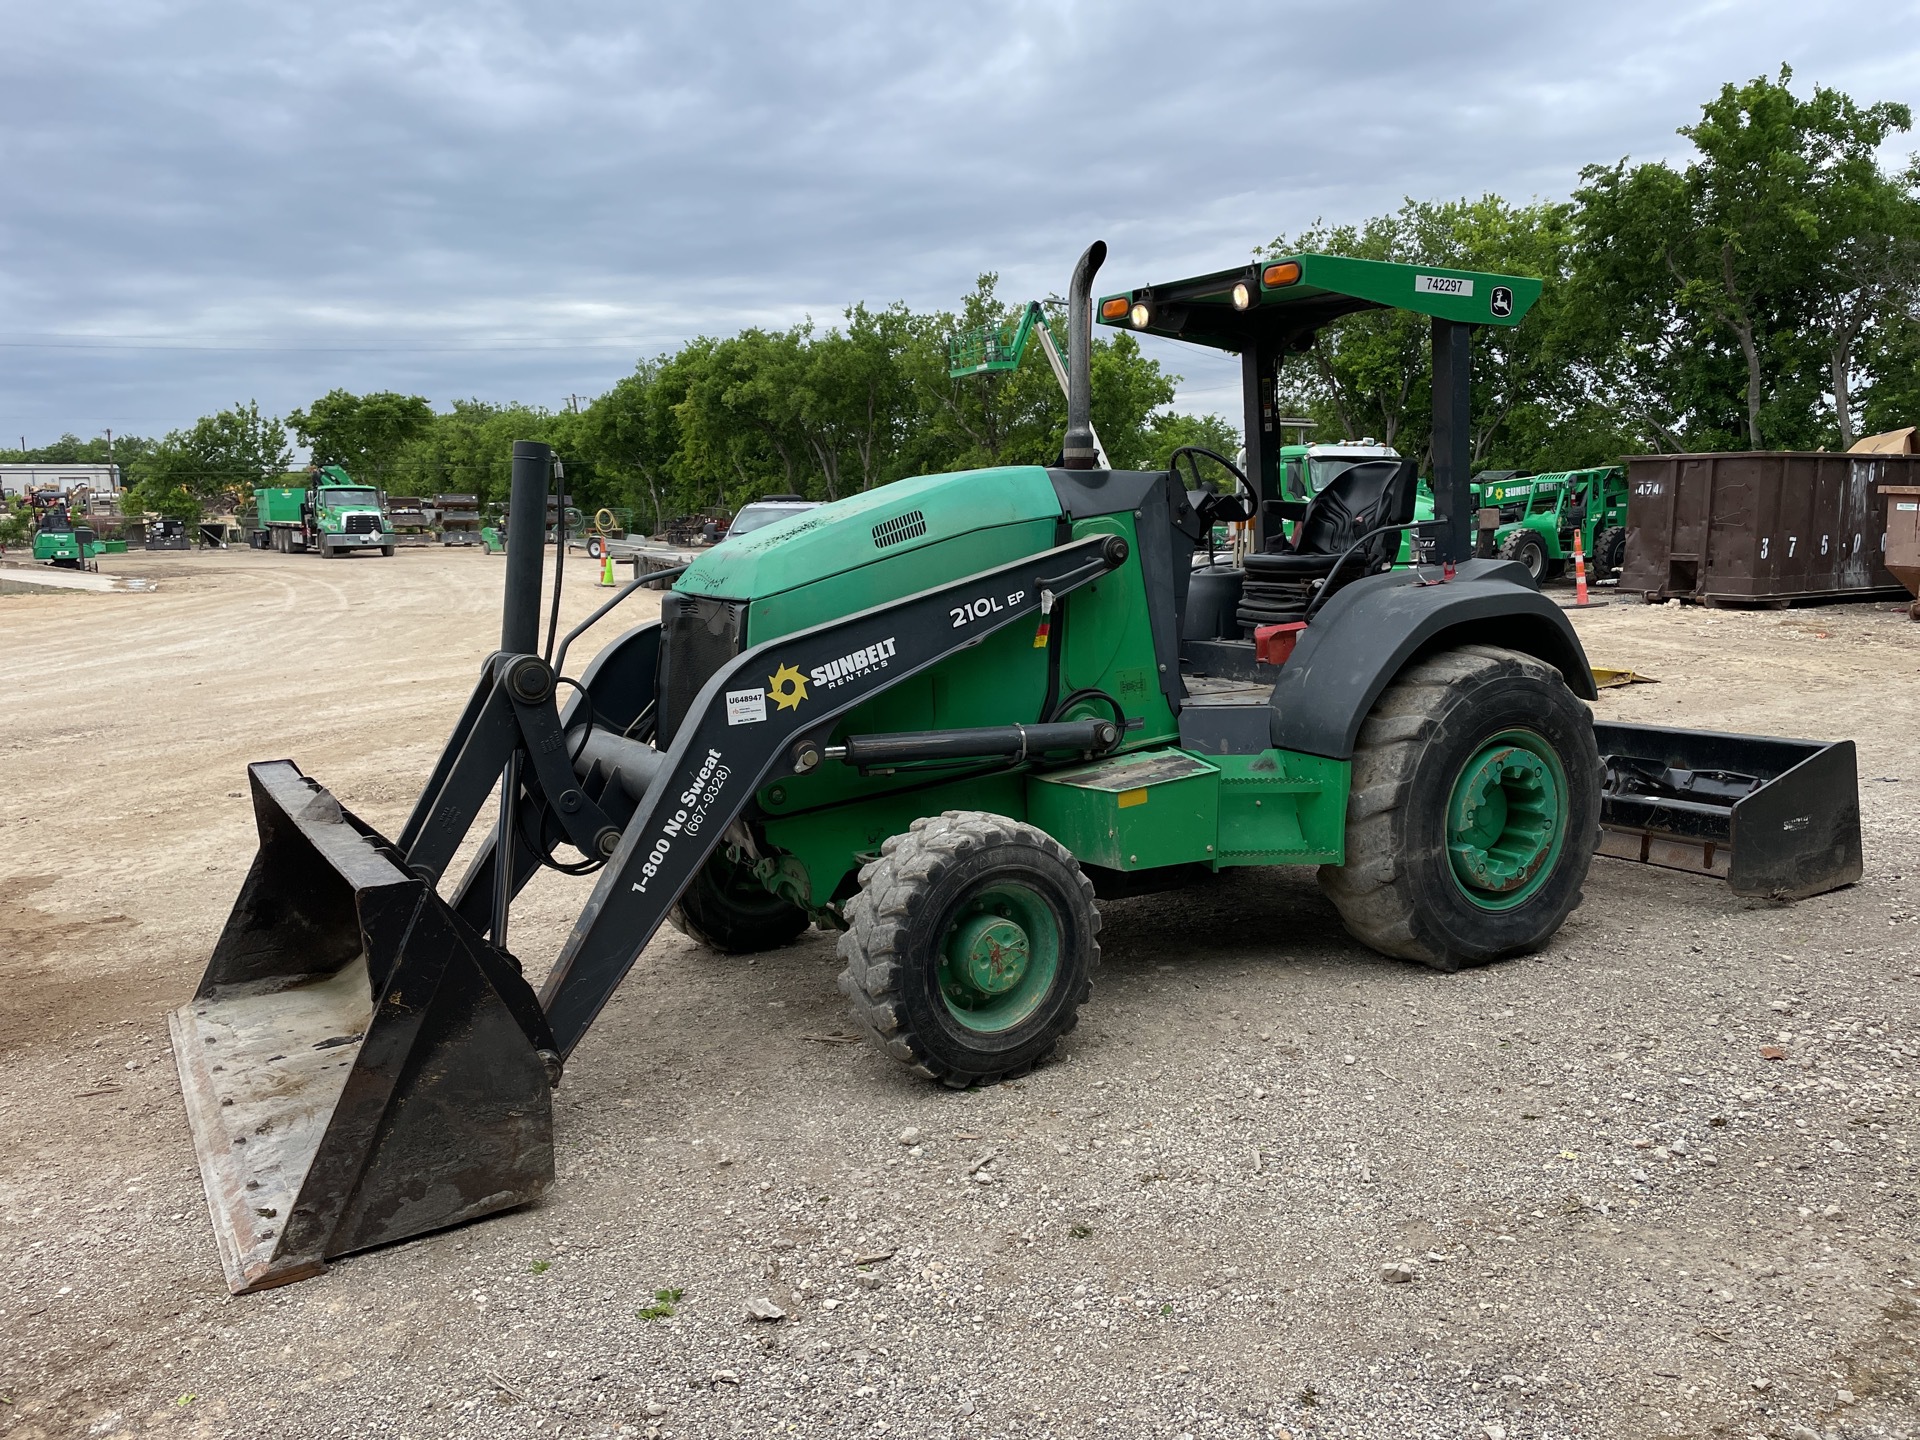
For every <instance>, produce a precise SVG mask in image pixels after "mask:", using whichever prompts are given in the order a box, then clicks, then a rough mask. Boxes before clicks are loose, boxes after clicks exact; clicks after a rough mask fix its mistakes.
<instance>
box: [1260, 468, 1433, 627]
mask: <svg viewBox="0 0 1920 1440" xmlns="http://www.w3.org/2000/svg"><path fill="white" fill-rule="evenodd" d="M1418 490H1419V473H1418V467H1417V466H1416V465H1415V464H1414V462H1413V461H1411V460H1384V459H1383V460H1363V461H1361V462H1360V463H1359V464H1357V465H1354V466H1352V467H1350V468H1349V469H1347V470H1346V471H1344V472H1342V473H1341V474H1340V475H1339V476H1337V477H1336V478H1335V479H1334V481H1333V483H1332V484H1330V485H1328V486H1327V488H1326V489H1324V490H1322V491H1321V492H1320V493H1319V494H1318V495H1316V496H1314V497H1313V499H1312V500H1310V501H1308V502H1307V503H1306V504H1305V505H1302V504H1300V503H1299V502H1298V501H1287V500H1269V501H1268V502H1267V503H1266V505H1265V506H1264V507H1263V509H1264V512H1265V514H1264V518H1265V519H1266V521H1267V523H1268V525H1269V526H1270V527H1271V534H1270V535H1269V538H1268V540H1267V549H1266V551H1265V552H1264V553H1263V552H1260V551H1256V552H1254V553H1253V554H1251V555H1248V556H1247V557H1246V559H1245V560H1244V561H1243V562H1242V564H1243V565H1244V567H1245V569H1246V574H1247V578H1246V583H1245V585H1244V586H1243V587H1242V589H1241V593H1240V603H1239V605H1238V606H1237V607H1236V608H1235V610H1234V618H1235V619H1236V620H1238V621H1239V623H1240V625H1241V627H1242V629H1243V630H1246V631H1248V632H1251V631H1253V630H1254V629H1256V628H1258V627H1259V626H1262V625H1278V624H1285V623H1288V622H1294V621H1300V620H1304V619H1306V615H1307V607H1308V606H1309V605H1310V604H1311V603H1312V602H1313V596H1314V592H1315V590H1317V589H1319V588H1320V587H1321V585H1322V584H1324V583H1327V582H1329V581H1330V582H1331V583H1332V585H1333V588H1334V589H1336V590H1337V589H1339V588H1341V587H1342V586H1344V585H1348V584H1350V583H1352V582H1353V581H1355V580H1358V579H1359V578H1360V577H1361V576H1363V575H1372V574H1375V573H1377V572H1379V571H1381V570H1385V569H1388V568H1390V567H1391V566H1392V564H1393V561H1394V557H1395V556H1397V555H1398V554H1399V553H1400V535H1401V532H1400V531H1399V530H1387V531H1385V532H1384V533H1382V534H1378V535H1374V536H1372V537H1371V538H1370V539H1368V540H1367V541H1366V543H1365V544H1364V545H1362V546H1361V547H1360V550H1359V552H1358V553H1357V554H1355V555H1353V556H1351V557H1350V558H1349V559H1348V560H1347V563H1346V564H1344V565H1341V566H1340V573H1339V574H1337V575H1335V574H1334V573H1333V567H1334V566H1335V565H1336V564H1338V563H1339V560H1340V557H1341V556H1342V555H1344V554H1346V552H1347V550H1348V549H1349V548H1351V547H1352V546H1353V545H1354V544H1356V543H1357V542H1358V541H1359V540H1360V538H1361V537H1362V536H1364V535H1367V534H1368V532H1370V531H1373V530H1377V529H1379V528H1380V527H1381V526H1384V525H1406V524H1408V523H1410V522H1411V521H1412V519H1413V509H1414V500H1415V498H1416V496H1417V494H1418ZM1284 519H1291V520H1293V521H1295V524H1294V527H1293V538H1292V540H1291V541H1289V540H1288V539H1287V538H1286V537H1285V536H1283V535H1282V534H1280V524H1279V522H1280V521H1281V520H1284Z"/></svg>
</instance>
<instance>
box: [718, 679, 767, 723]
mask: <svg viewBox="0 0 1920 1440" xmlns="http://www.w3.org/2000/svg"><path fill="white" fill-rule="evenodd" d="M766 718H767V692H766V690H765V689H764V688H763V689H759V690H729V691H728V692H727V724H729V725H757V724H759V723H760V722H761V721H762V720H764V719H766Z"/></svg>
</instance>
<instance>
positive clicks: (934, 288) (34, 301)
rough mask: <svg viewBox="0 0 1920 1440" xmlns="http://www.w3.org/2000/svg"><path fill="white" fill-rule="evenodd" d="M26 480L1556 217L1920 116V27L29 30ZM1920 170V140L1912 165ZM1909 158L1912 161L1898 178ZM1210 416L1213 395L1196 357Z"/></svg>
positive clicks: (18, 312) (1187, 18)
mask: <svg viewBox="0 0 1920 1440" xmlns="http://www.w3.org/2000/svg"><path fill="white" fill-rule="evenodd" d="M0 16H3V17H4V23H3V24H0V35H3V36H4V42H3V43H0V97H4V98H3V99H0V105H3V106H4V110H3V111H0V114H3V115H4V119H0V437H5V438H4V440H3V441H0V443H5V444H14V443H17V440H18V437H20V436H25V437H26V440H27V443H28V444H30V445H37V444H43V443H45V442H46V441H48V440H50V439H52V438H54V437H55V436H57V435H58V434H60V433H61V432H62V431H69V430H70V431H74V432H76V433H79V434H83V435H85V434H95V433H98V432H99V431H101V430H103V429H105V428H107V427H109V426H111V427H112V428H113V429H114V430H115V431H116V433H127V432H133V433H140V434H153V433H159V432H163V431H165V430H167V429H169V428H172V427H175V426H179V425H182V424H186V423H189V422H191V420H192V419H193V418H194V417H195V416H197V415H200V414H203V413H206V412H208V411H211V410H215V409H218V408H220V407H222V406H224V405H227V404H231V403H232V402H234V401H236V400H246V399H250V398H251V399H257V400H258V401H259V402H260V404H261V406H262V407H263V408H266V409H268V410H270V411H272V412H274V413H284V412H285V411H286V410H288V409H290V408H292V407H294V406H296V405H300V404H303V403H305V402H307V401H309V400H311V399H312V398H313V397H315V396H316V395H319V394H322V393H324V392H325V391H326V390H328V389H329V388H331V387H333V386H344V387H346V388H348V389H351V390H356V391H365V390H373V389H397V390H403V391H410V392H414V393H418V394H422V395H425V396H427V397H428V398H430V399H431V400H433V401H434V402H435V403H436V404H438V405H441V406H444V405H445V404H446V403H447V402H449V401H450V400H452V399H454V398H456V397H464V396H478V397H481V398H483V399H489V400H523V401H528V402H531V403H536V404H544V405H547V406H550V407H551V406H558V405H563V404H565V403H566V398H567V396H569V395H570V394H578V395H581V396H583V397H584V396H590V395H593V394H596V393H598V392H599V391H601V390H604V389H605V388H606V387H607V386H608V384H609V383H611V382H612V381H613V380H614V379H615V378H617V377H618V376H619V375H620V374H622V373H623V372H625V371H626V370H628V369H629V368H631V366H632V364H633V362H634V360H635V358H636V357H638V356H640V355H643V354H651V353H656V352H658V351H661V350H664V349H670V348H672V347H673V346H674V345H676V344H677V343H678V342H679V341H681V340H683V339H685V338H686V337H688V336H690V335H694V334H699V333H702V332H705V333H725V332H728V331H731V330H734V329H737V328H738V327H740V326H742V325H745V324H754V323H759V324H785V323H789V322H791V321H794V320H797V319H799V318H801V317H803V316H805V315H812V316H814V317H816V318H818V319H821V320H830V319H832V318H833V317H836V316H837V315H838V314H839V313H840V311H841V310H842V309H843V308H844V307H845V306H846V305H847V304H848V303H850V302H852V301H854V300H861V299H864V300H867V301H869V302H874V303H884V302H886V301H889V300H894V299H904V300H906V301H907V302H908V303H909V304H911V305H913V306H915V307H916V308H923V309H931V308H936V307H944V306H948V305H951V304H953V303H954V302H955V301H956V300H957V299H958V297H959V296H960V295H961V294H962V293H963V292H964V291H965V290H967V289H968V288H969V286H970V285H971V282H972V280H973V277H974V276H975V275H976V274H977V273H979V272H980V271H982V270H988V269H994V270H998V271H999V272H1000V274H1001V275H1002V277H1003V286H1002V293H1003V294H1004V295H1006V296H1008V297H1009V298H1014V299H1024V298H1026V297H1027V296H1029V295H1033V296H1039V295H1044V294H1046V293H1047V292H1049V291H1058V290H1061V289H1063V288H1064V285H1065V280H1066V275H1067V271H1068V270H1069V268H1070V267H1071V265H1072V262H1073V259H1074V257H1075V255H1076V254H1077V253H1078V251H1079V249H1080V248H1081V246H1083V245H1084V244H1085V243H1086V242H1087V241H1088V240H1090V239H1093V238H1095V237H1104V238H1105V239H1106V240H1107V242H1108V244H1109V246H1110V256H1109V259H1108V262H1107V266H1108V268H1107V271H1106V272H1105V274H1104V276H1103V283H1110V284H1111V285H1112V287H1113V288H1120V287H1121V286H1124V285H1131V284H1138V283H1144V282H1148V281H1151V280H1156V279H1167V278H1171V277H1172V276H1174V275H1179V274H1187V273H1192V272H1194V271H1197V270H1202V269H1211V268H1216V267H1218V266H1220V265H1224V264H1231V263H1235V262H1237V261H1238V260H1239V259H1241V258H1243V257H1244V256H1245V255H1246V254H1247V253H1248V251H1249V250H1250V249H1252V248H1253V247H1254V246H1256V245H1258V244H1260V243H1262V242H1264V241H1266V240H1268V239H1270V238H1272V237H1273V236H1274V235H1276V234H1278V233H1280V232H1283V231H1291V230H1296V229H1298V228H1300V227H1302V226H1304V225H1307V224H1309V223H1311V222H1312V221H1313V220H1315V219H1316V218H1318V217H1325V218H1326V219H1328V220H1330V221H1332V220H1349V219H1360V218H1363V217H1365V216H1367V215H1370V214H1374V213H1377V212H1379V211H1381V210H1383V209H1388V208H1391V207H1393V206H1394V205H1395V204H1397V203H1398V201H1399V200H1400V198H1401V197H1402V196H1404V195H1413V196H1418V197H1423V198H1445V197H1452V196H1459V195H1463V194H1478V193H1480V192H1483V191H1489V190H1491V191H1496V192H1498V193H1501V194H1504V195H1506V196H1508V197H1509V198H1514V199H1521V198H1525V197H1528V196H1533V195H1539V196H1563V195H1565V194H1566V193H1567V191H1568V190H1569V188H1570V187H1571V186H1572V185H1573V184H1574V183H1575V177H1576V174H1577V172H1578V169H1579V167H1580V166H1581V165H1582V164H1584V163H1588V162H1591V161H1610V160H1613V159H1617V158H1618V157H1620V156H1622V155H1633V156H1635V157H1646V158H1652V157H1662V156H1667V157H1672V156H1678V155H1680V154H1682V153H1683V151H1684V142H1683V141H1681V140H1680V139H1678V137H1676V136H1675V134H1674V129H1675V127H1676V126H1679V125H1682V124H1685V123H1687V122H1688V121H1689V120H1691V119H1692V118H1694V117H1695V115H1696V114H1697V112H1698V107H1699V104H1700V102H1701V101H1702V100H1704V99H1706V98H1707V97H1708V96H1709V95H1710V94H1711V93H1712V92H1713V91H1714V90H1715V89H1716V88H1717V87H1718V86H1719V85H1720V83H1721V82H1722V81H1726V80H1740V79H1746V78H1749V77H1751V76H1753V75H1756V74H1760V73H1763V72H1765V73H1771V72H1772V71H1773V70H1775V69H1776V68H1777V67H1778V66H1779V65H1780V63H1781V62H1782V61H1786V62H1788V63H1790V64H1791V65H1792V66H1793V68H1794V72H1795V77H1796V84H1797V85H1802V86H1805V85H1811V84H1812V83H1814V82H1816V81H1817V82H1819V83H1822V84H1826V85H1833V86H1838V87H1840V88H1842V89H1845V90H1847V91H1849V92H1851V93H1852V94H1854V95H1855V96H1856V97H1858V98H1860V99H1862V100H1882V99H1890V100H1900V101H1904V102H1907V103H1909V104H1914V105H1915V106H1916V108H1920V26H1917V25H1916V21H1920V4H1915V3H1890V0H1878V3H1874V0H1831V3H1820V4H1815V5H1811V6H1810V5H1807V4H1805V3H1802V0H1796V3H1785V0H1779V3H1776V0H1750V3H1729V0H1722V3H1702V0H1657V3H1641V0H1614V3H1609V4H1604V5H1601V4H1570V3H1515V0H1485V3H1481V4H1477V5H1461V4H1447V3H1426V4H1416V3H1411V0H1374V3H1368V0H1347V3H1337V0H1319V3H1302V0H1284V3H1268V4H1264V5H1261V4H1244V3H1243V4H1238V5H1225V4H1215V3H1211V0H1170V3H1160V4H1145V3H1140V4H1135V3H1126V0H1111V3H1104V4H1102V3H1075V0H1027V3H1024V4H1005V3H996V0H946V3H944V4H941V5H937V6H936V5H902V4H859V3H838V4H787V5H774V4H761V3H752V0H742V3H735V4H708V5H701V4H687V3H684V0H680V3H673V4H667V3H659V0H627V3H604V0H549V3H547V4H544V5H530V4H528V5H522V4H512V3H503V0H461V3H457V4H455V3H447V4H436V3H413V4H406V3H392V4H379V5H363V4H356V3H351V0H335V3H330V4H326V5H307V4H301V3H296V0H277V3H273V4H250V5H242V4H237V3H229V4H192V3H184V4H183V3H169V0H108V3H101V0H57V3H48V0H0ZM1914 145H1915V147H1916V148H1920V140H1916V141H1915V142H1914ZM1900 148H1901V150H1902V151H1904V150H1905V148H1906V145H1905V144H1904V142H1903V144H1902V145H1901V147H1900ZM1160 353H1161V354H1162V355H1163V358H1165V359H1167V360H1168V361H1169V363H1170V365H1171V366H1172V368H1174V369H1175V370H1177V371H1178V372H1179V373H1181V374H1183V375H1185V376H1186V378H1187V383H1186V385H1185V386H1184V387H1183V390H1182V404H1183V405H1185V406H1187V407H1190V408H1197V409H1214V408H1219V409H1224V410H1231V409H1232V408H1233V405H1234V401H1233V394H1234V382H1233V378H1232V375H1231V374H1230V373H1229V372H1228V371H1227V370H1226V368H1225V367H1224V366H1223V365H1222V364H1221V362H1220V361H1218V360H1217V359H1213V358H1211V357H1208V356H1204V355H1199V354H1195V353H1192V352H1187V351H1182V350H1180V349H1179V348H1178V347H1174V346H1170V345H1167V346H1162V348H1161V351H1160Z"/></svg>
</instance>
